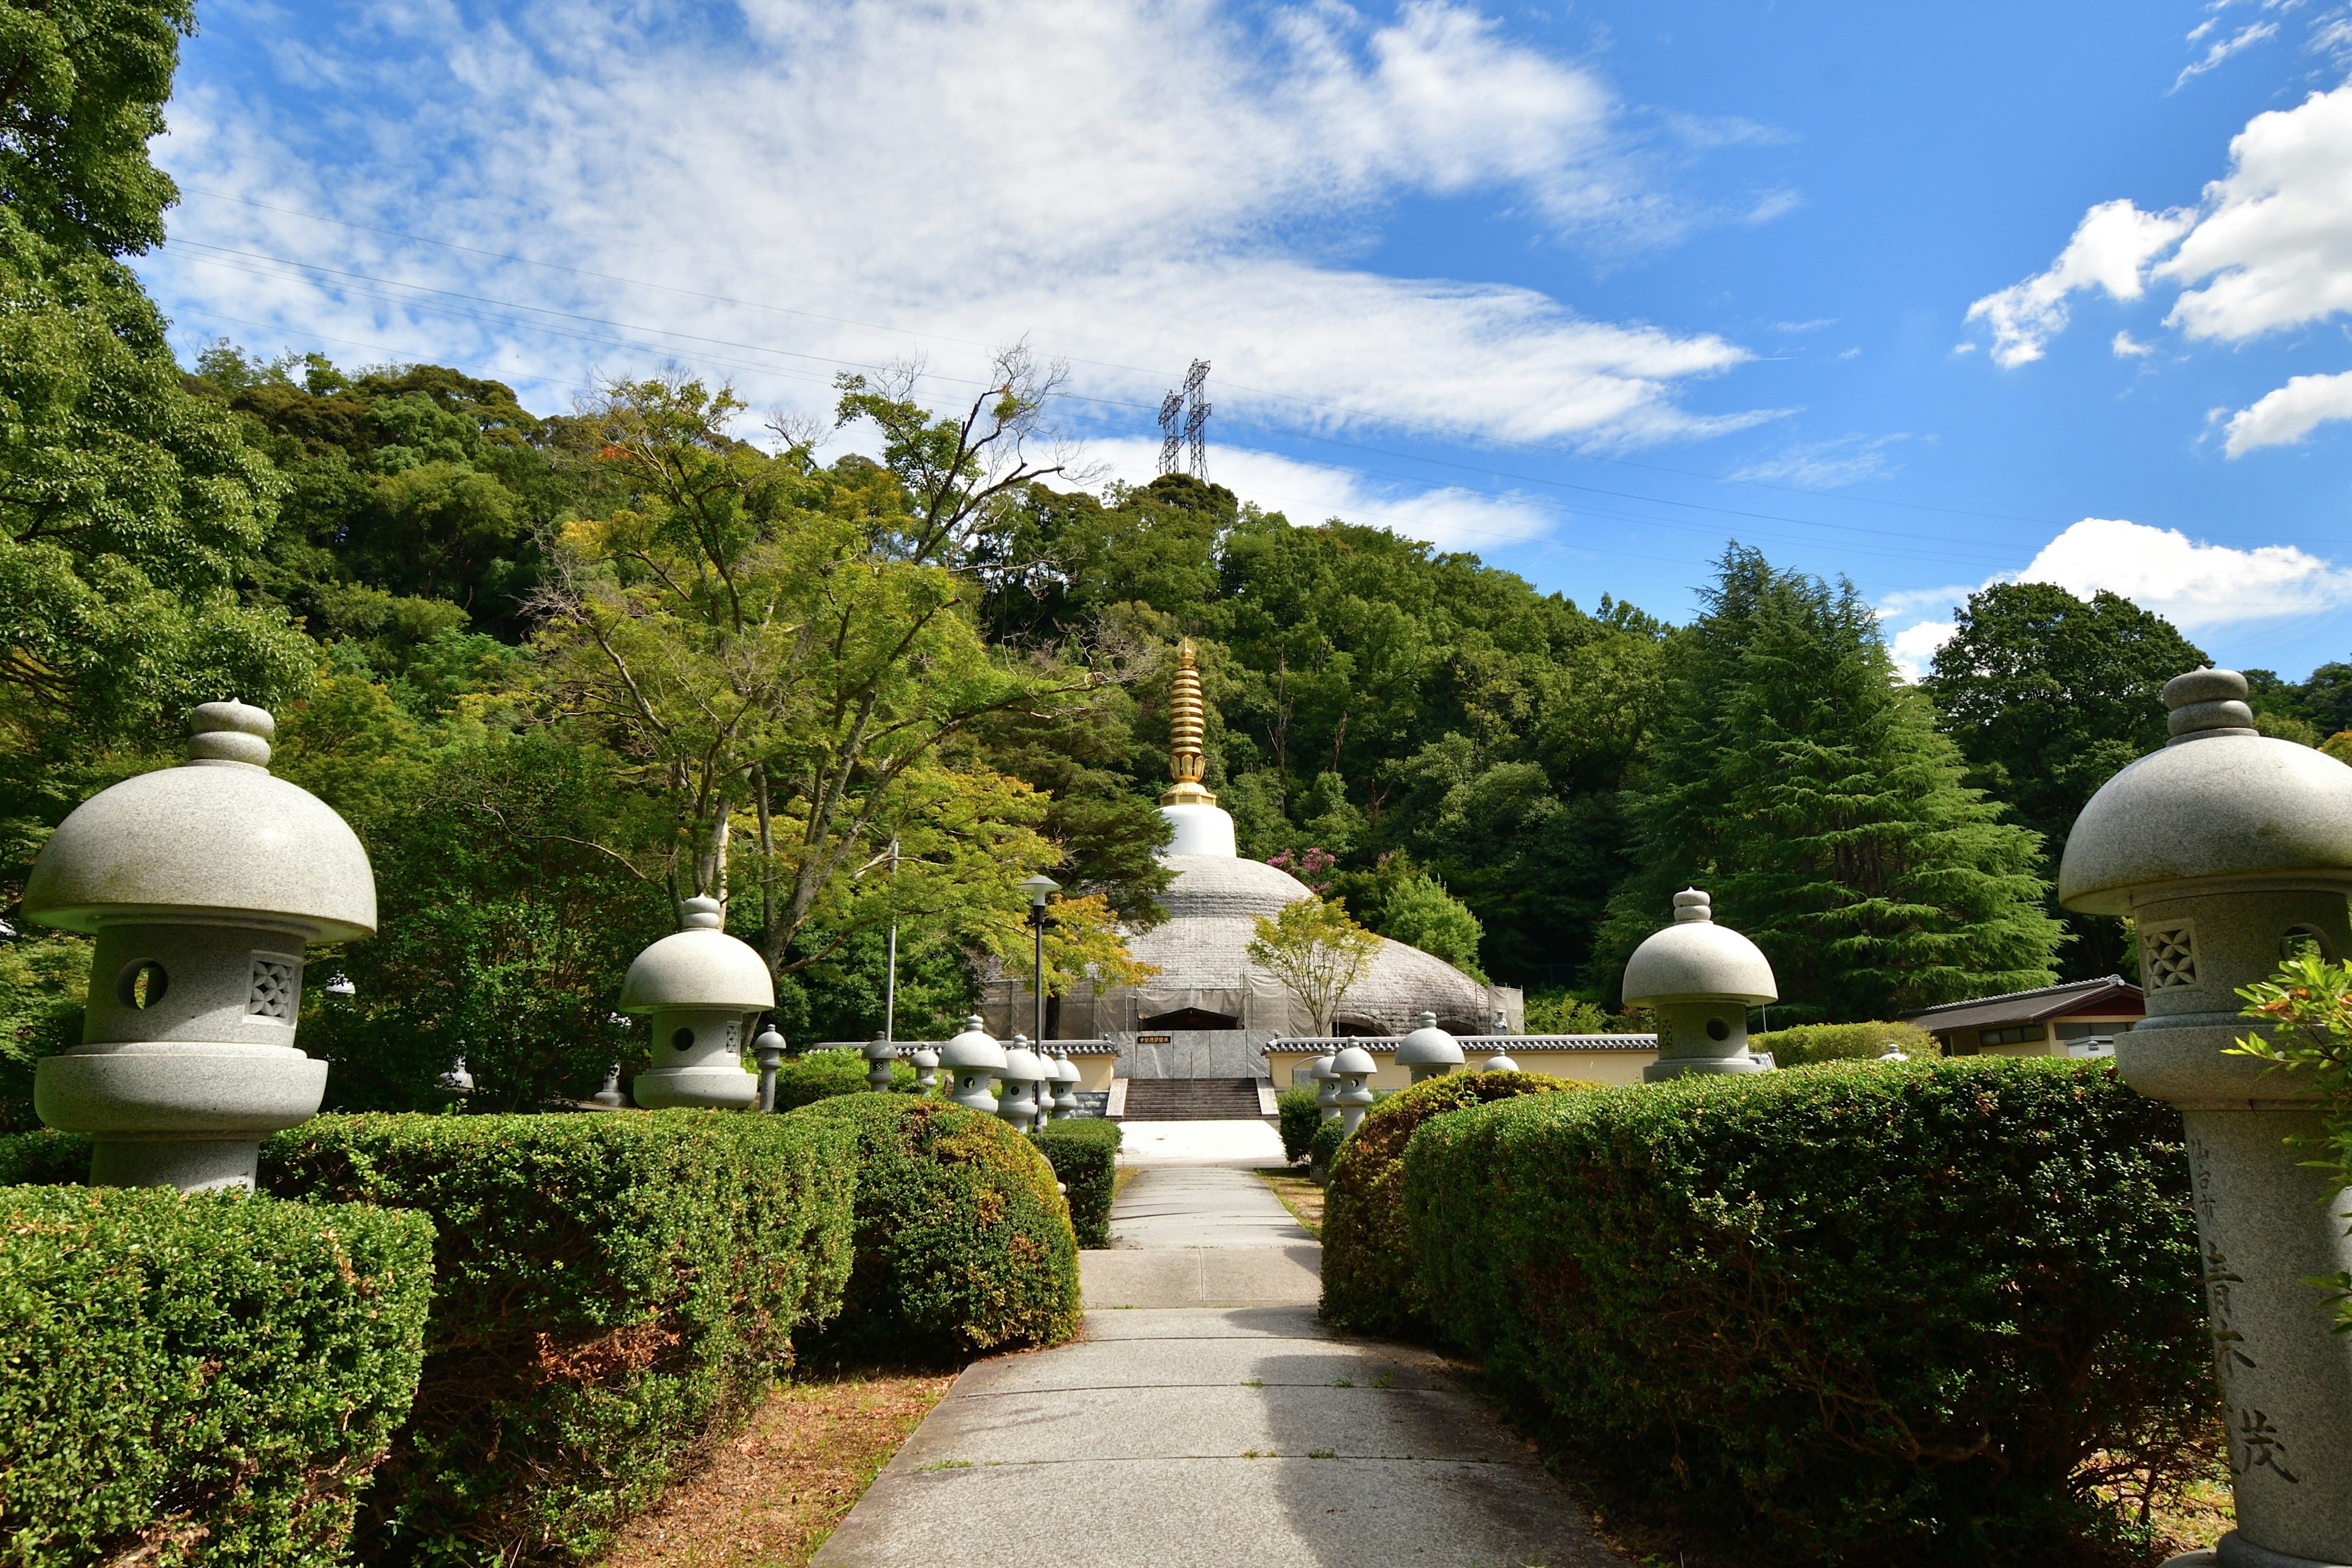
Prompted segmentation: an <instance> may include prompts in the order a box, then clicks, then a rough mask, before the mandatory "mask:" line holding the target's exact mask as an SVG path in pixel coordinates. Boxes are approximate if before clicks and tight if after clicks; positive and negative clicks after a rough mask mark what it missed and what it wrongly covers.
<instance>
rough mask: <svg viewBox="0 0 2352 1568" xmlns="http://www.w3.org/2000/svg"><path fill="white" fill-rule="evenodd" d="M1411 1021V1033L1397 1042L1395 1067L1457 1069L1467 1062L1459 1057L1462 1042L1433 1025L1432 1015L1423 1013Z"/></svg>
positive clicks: (1435, 1020) (1434, 1018)
mask: <svg viewBox="0 0 2352 1568" xmlns="http://www.w3.org/2000/svg"><path fill="white" fill-rule="evenodd" d="M1412 1022H1413V1030H1412V1033H1411V1034H1409V1035H1407V1036H1406V1037H1404V1038H1403V1039H1402V1040H1399V1041H1398V1042H1397V1048H1396V1065H1397V1066H1399V1067H1401V1068H1421V1067H1437V1066H1447V1067H1457V1066H1459V1065H1461V1064H1462V1063H1463V1062H1464V1061H1465V1060H1467V1059H1468V1058H1466V1057H1465V1056H1464V1055H1463V1054H1462V1042H1461V1041H1459V1040H1457V1039H1455V1038H1454V1037H1453V1036H1452V1035H1450V1034H1448V1033H1446V1032H1445V1031H1444V1029H1441V1028H1439V1027H1438V1026H1437V1015H1436V1014H1434V1013H1423V1014H1422V1015H1421V1016H1419V1017H1417V1018H1415V1019H1414V1020H1413V1021H1412Z"/></svg>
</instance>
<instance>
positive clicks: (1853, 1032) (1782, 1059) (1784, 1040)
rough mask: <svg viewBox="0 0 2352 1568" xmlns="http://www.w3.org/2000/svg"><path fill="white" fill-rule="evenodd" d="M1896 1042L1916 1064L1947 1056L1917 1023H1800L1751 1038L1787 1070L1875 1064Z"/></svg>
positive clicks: (1753, 1048)
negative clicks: (1820, 1064) (1826, 1064)
mask: <svg viewBox="0 0 2352 1568" xmlns="http://www.w3.org/2000/svg"><path fill="white" fill-rule="evenodd" d="M1889 1040H1892V1041H1894V1042H1895V1044H1896V1045H1898V1046H1900V1047H1903V1053H1904V1055H1906V1056H1907V1057H1909V1058H1911V1059H1912V1060H1913V1061H1934V1060H1936V1059H1937V1058H1940V1057H1942V1056H1943V1054H1944V1047H1941V1046H1939V1045H1937V1043H1936V1037H1935V1036H1933V1035H1931V1034H1929V1033H1928V1032H1927V1030H1925V1029H1923V1028H1921V1027H1920V1026H1918V1025H1916V1024H1904V1023H1882V1024H1799V1025H1797V1026H1795V1027H1794V1028H1790V1029H1774V1030H1772V1031H1770V1032H1769V1033H1768V1034H1762V1035H1750V1036H1748V1049H1749V1050H1751V1051H1758V1052H1769V1054H1770V1056H1771V1058H1772V1060H1773V1061H1774V1063H1776V1064H1777V1065H1779V1066H1780V1067H1784V1068H1801V1067H1811V1066H1812V1065H1814V1064H1815V1063H1818V1062H1854V1061H1874V1060H1876V1059H1877V1058H1878V1054H1879V1053H1880V1052H1881V1051H1884V1050H1885V1048H1886V1042H1887V1041H1889Z"/></svg>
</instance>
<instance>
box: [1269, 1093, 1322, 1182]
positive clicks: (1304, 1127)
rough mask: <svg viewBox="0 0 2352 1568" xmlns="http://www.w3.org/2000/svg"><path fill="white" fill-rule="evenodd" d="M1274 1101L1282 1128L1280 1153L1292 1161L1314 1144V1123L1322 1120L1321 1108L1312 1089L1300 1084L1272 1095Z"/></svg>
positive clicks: (1299, 1157)
mask: <svg viewBox="0 0 2352 1568" xmlns="http://www.w3.org/2000/svg"><path fill="white" fill-rule="evenodd" d="M1274 1105H1275V1110H1276V1111H1277V1112H1278V1113H1279V1124H1280V1126H1281V1129H1282V1157H1283V1158H1284V1159H1285V1160H1286V1161H1288V1162H1289V1163H1291V1164H1294V1165H1296V1164H1297V1163H1299V1162H1300V1161H1302V1160H1304V1159H1306V1158H1307V1155H1308V1154H1309V1153H1310V1152H1312V1151H1313V1149H1314V1147H1315V1124H1316V1123H1317V1122H1318V1121H1322V1120H1323V1108H1322V1107H1321V1106H1320V1105H1318V1104H1317V1103H1316V1102H1315V1091H1314V1090H1313V1089H1308V1088H1307V1087H1306V1086H1305V1085H1303V1084H1302V1085H1300V1086H1298V1087H1297V1088H1296V1089H1284V1090H1283V1091H1282V1092H1281V1093H1280V1094H1277V1095H1276V1096H1275V1097H1274Z"/></svg>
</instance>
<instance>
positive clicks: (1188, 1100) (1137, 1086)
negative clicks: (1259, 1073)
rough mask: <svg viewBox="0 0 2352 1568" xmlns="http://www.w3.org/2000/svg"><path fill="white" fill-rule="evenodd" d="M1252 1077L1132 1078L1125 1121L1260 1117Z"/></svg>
mask: <svg viewBox="0 0 2352 1568" xmlns="http://www.w3.org/2000/svg"><path fill="white" fill-rule="evenodd" d="M1263 1116H1264V1112H1263V1111H1262V1110H1260V1109H1259V1104H1258V1094H1257V1079H1254V1078H1131V1079H1128V1080H1127V1106H1126V1111H1125V1114H1124V1115H1123V1116H1122V1117H1121V1120H1122V1121H1259V1120H1262V1119H1263Z"/></svg>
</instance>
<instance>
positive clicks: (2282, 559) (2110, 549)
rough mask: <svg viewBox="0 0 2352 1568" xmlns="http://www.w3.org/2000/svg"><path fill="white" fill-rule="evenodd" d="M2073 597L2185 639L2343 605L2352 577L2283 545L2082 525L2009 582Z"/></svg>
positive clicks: (2093, 520) (2131, 526) (2101, 522)
mask: <svg viewBox="0 0 2352 1568" xmlns="http://www.w3.org/2000/svg"><path fill="white" fill-rule="evenodd" d="M2014 580H2015V581H2018V582H2025V583H2055V584H2057V585H2058V586H2060V587H2062V588H2063V589H2065V590H2066V591H2067V592H2068V593H2070V594H2073V595H2074V596H2075V597H2077V598H2081V599H2087V598H2089V597H2090V596H2091V595H2093V594H2094V593H2096V592H2097V591H2098V590H2100V589H2102V588H2104V589H2105V590H2106V591H2107V592H2109V593H2112V594H2120V595H2123V596H2124V597H2125V598H2126V599H2129V600H2131V601H2132V603H2134V604H2136V605H2138V606H2139V607H2140V608H2142V609H2144V610H2153V611H2155V612H2156V613H2157V614H2158V615H2160V616H2163V617H2164V618H2165V619H2167V620H2168V621H2170V622H2171V623H2172V624H2173V625H2174V626H2179V628H2180V629H2181V630H2183V631H2185V632H2196V631H2200V630H2202V629H2203V628H2205V627H2208V626H2230V625H2234V624H2236V623H2239V622H2244V621H2263V620H2274V619H2277V618H2279V617H2281V616H2301V615H2308V614H2310V613H2312V612H2314V611H2316V610H2327V609H2334V608H2336V607H2338V606H2340V605H2347V604H2352V572H2347V571H2346V570H2345V569H2344V568H2342V567H2340V566H2337V565H2336V563H2333V562H2331V561H2327V560H2325V559H2323V558H2321V557H2319V556H2316V555H2313V554H2311V553H2309V552H2305V551H2303V550H2299V549H2297V548H2295V547H2294V545H2292V544H2263V545H2257V546H2256V547H2255V548H2253V549H2252V550H2236V549H2232V548H2231V547H2230V546H2228V545H2221V544H2205V543H2200V542H2197V541H2195V540H2192V539H2190V538H2189V536H2188V535H2187V534H2185V533H2183V532H2181V531H2179V529H2172V528H2151V527H2149V526H2147V524H2145V523H2138V522H2125V521H2119V520H2116V519H2111V518H2097V517H2086V518H2084V520H2083V521H2080V522H2077V523H2075V524H2074V525H2073V526H2072V527H2070V528H2068V529H2067V530H2066V531H2065V532H2063V533H2062V534H2060V535H2059V536H2058V537H2057V538H2055V539H2053V540H2052V541H2051V542H2049V543H2048V544H2045V545H2043V546H2042V551H2041V553H2039V554H2037V555H2036V556H2034V558H2033V560H2032V563H2030V564H2028V565H2027V567H2026V568H2025V570H2024V571H2022V572H2021V573H2018V574H2016V576H2015V578H2014Z"/></svg>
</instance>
